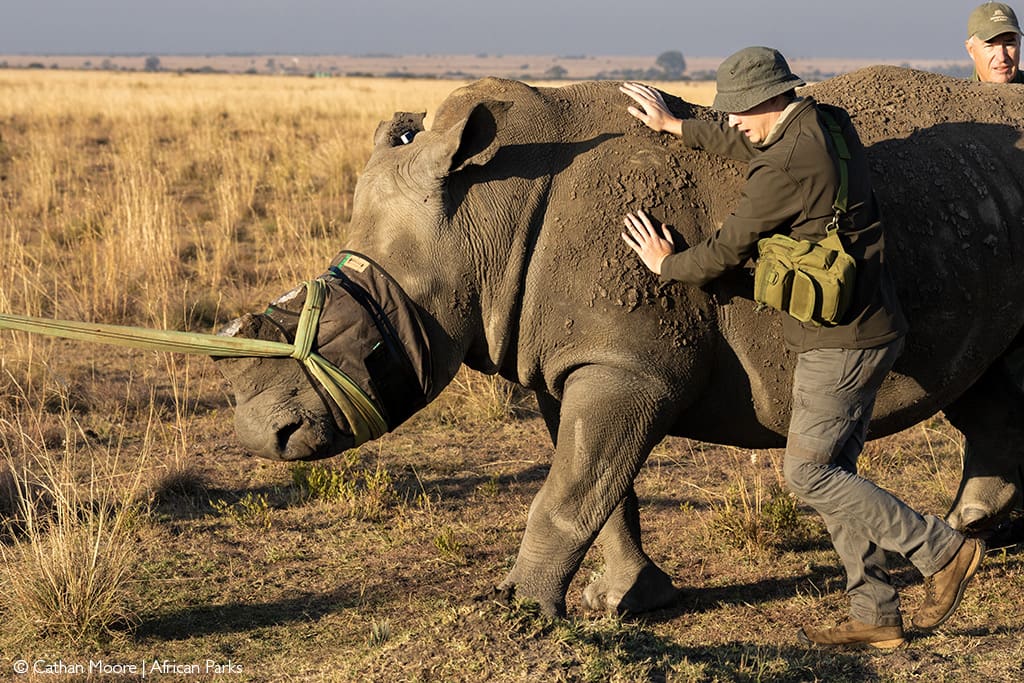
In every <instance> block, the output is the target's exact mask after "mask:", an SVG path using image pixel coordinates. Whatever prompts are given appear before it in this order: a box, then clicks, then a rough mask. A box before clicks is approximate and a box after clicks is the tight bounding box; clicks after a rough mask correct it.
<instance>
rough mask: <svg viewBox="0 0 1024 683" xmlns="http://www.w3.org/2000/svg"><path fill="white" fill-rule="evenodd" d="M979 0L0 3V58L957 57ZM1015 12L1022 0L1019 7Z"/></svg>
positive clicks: (18, 0) (23, 0)
mask: <svg viewBox="0 0 1024 683" xmlns="http://www.w3.org/2000/svg"><path fill="white" fill-rule="evenodd" d="M977 4H978V0H966V1H964V0H840V1H830V0H731V1H729V0H725V1H716V0H703V1H702V2H693V1H691V0H617V1H615V0H416V1H411V0H248V1H246V0H159V1H158V0H0V54H44V55H45V54H51V55H55V54H92V55H94V54H111V55H114V54H156V55H160V54H229V53H231V54H251V53H255V54H340V55H365V54H392V55H405V54H408V55H414V54H420V55H421V54H490V55H500V54H507V55H512V54H524V55H526V54H535V55H559V56H569V55H590V56H594V55H657V54H661V53H662V52H665V51H667V50H679V51H680V52H682V53H683V54H684V55H691V56H708V57H710V56H725V55H728V54H731V53H732V52H734V51H736V50H737V49H739V48H742V47H745V46H748V45H768V46H771V47H775V48H778V49H779V50H781V51H782V52H783V53H784V54H786V55H787V56H788V57H790V58H796V57H848V58H879V59H886V60H899V59H964V58H965V53H964V47H963V43H964V39H965V38H966V24H967V16H968V14H970V11H971V10H972V9H973V8H974V7H975V6H976V5H977ZM1022 9H1024V8H1022Z"/></svg>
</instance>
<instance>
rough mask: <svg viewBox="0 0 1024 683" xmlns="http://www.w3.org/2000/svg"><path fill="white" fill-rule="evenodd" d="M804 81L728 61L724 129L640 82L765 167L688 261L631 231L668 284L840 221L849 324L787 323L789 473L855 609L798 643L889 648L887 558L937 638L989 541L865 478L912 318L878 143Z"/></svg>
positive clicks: (636, 108) (696, 138) (660, 235)
mask: <svg viewBox="0 0 1024 683" xmlns="http://www.w3.org/2000/svg"><path fill="white" fill-rule="evenodd" d="M803 84H804V83H803V81H802V80H800V78H798V77H797V76H795V75H794V74H793V73H792V72H791V71H790V68H789V64H788V63H787V62H786V59H785V58H784V57H783V56H782V55H781V54H780V53H779V52H778V51H777V50H774V49H771V48H767V47H750V48H746V49H743V50H740V51H739V52H737V53H736V54H734V55H732V56H730V57H728V58H727V59H726V60H725V61H724V62H722V64H721V66H720V67H719V68H718V74H717V93H716V95H715V100H714V104H713V107H714V108H715V109H717V110H718V111H720V112H723V113H725V114H727V120H726V121H722V122H714V121H697V120H692V119H688V120H682V119H680V118H677V117H676V116H674V115H673V114H672V113H671V112H670V111H669V109H668V107H667V106H666V104H665V101H664V99H663V98H662V96H661V93H659V92H658V91H657V90H655V89H653V88H651V87H648V86H645V85H642V84H639V83H626V84H624V85H623V86H622V91H623V92H624V93H625V94H627V95H629V97H631V98H632V99H633V102H634V105H633V106H630V107H629V108H628V111H629V113H630V114H632V115H633V116H635V117H636V118H637V119H639V120H640V121H642V122H643V123H644V124H646V125H647V126H648V127H650V128H651V129H653V130H654V131H656V132H668V133H671V134H673V135H675V136H676V137H679V138H681V139H682V143H683V144H684V145H686V146H688V147H691V148H694V149H704V150H707V151H709V152H714V153H717V154H720V155H723V156H727V157H730V158H733V159H737V160H741V161H747V162H749V166H748V170H747V179H746V184H745V186H744V188H743V192H742V194H741V196H740V199H739V203H738V204H737V206H736V209H735V211H734V212H733V213H732V214H731V215H730V216H729V217H728V218H727V219H726V220H725V222H724V223H723V224H722V227H721V228H720V229H719V230H718V231H716V232H715V233H714V234H712V235H710V236H709V237H707V238H706V239H704V240H703V241H701V242H699V243H697V244H694V245H692V246H690V247H689V248H687V249H684V250H682V251H678V252H677V251H675V247H674V240H673V236H672V233H671V232H670V231H669V230H668V228H667V227H665V226H663V225H660V224H659V223H657V222H656V221H654V220H652V219H651V218H650V217H649V216H647V215H646V214H645V213H644V212H643V211H635V212H631V213H629V214H627V215H626V216H625V218H624V223H625V230H624V232H623V233H622V237H623V239H624V240H625V241H626V243H627V244H628V245H629V247H630V248H632V249H633V250H634V251H635V252H636V253H637V255H638V256H639V257H640V259H641V260H642V261H643V263H644V264H645V265H646V266H647V267H648V268H649V269H650V270H652V271H653V272H654V273H657V274H659V275H660V276H661V278H662V280H677V281H680V282H683V283H686V284H688V285H693V286H703V285H704V284H706V283H707V282H709V281H711V280H713V279H714V278H716V277H718V276H719V275H722V274H723V273H724V272H726V271H727V270H730V269H733V268H737V267H739V266H741V265H742V264H743V263H744V262H746V261H747V260H748V259H749V258H751V257H755V256H756V255H757V249H758V241H759V240H761V239H762V238H765V237H768V236H770V235H772V234H776V233H781V234H786V235H789V236H791V237H794V238H797V239H801V240H808V241H810V242H814V243H817V242H821V241H822V240H824V239H826V235H827V232H828V229H829V228H830V227H833V226H836V227H838V237H839V239H840V241H841V245H842V250H843V251H845V252H846V253H848V254H849V255H850V256H852V257H853V258H854V260H855V262H856V281H855V285H854V287H853V291H852V303H850V305H849V306H848V308H847V309H846V313H845V314H844V315H843V316H842V318H841V319H840V320H839V321H838V322H837V323H835V324H819V323H816V322H814V321H806V322H801V321H800V320H797V318H796V317H793V316H792V315H789V314H783V316H782V329H783V335H784V337H785V343H786V345H787V346H788V347H789V349H790V350H792V351H795V352H796V353H797V354H798V355H797V364H796V370H795V373H794V376H793V412H792V415H791V418H790V425H789V434H788V437H787V442H786V455H785V459H784V462H783V470H784V474H785V477H786V482H787V484H788V486H789V487H790V489H791V490H792V491H793V492H794V493H795V494H796V495H797V496H798V497H799V498H800V499H801V500H802V501H803V502H805V503H806V504H808V505H810V506H812V507H813V508H814V509H815V510H817V511H818V513H819V514H821V516H822V517H823V518H824V520H825V524H826V526H827V527H828V530H829V533H830V534H831V536H832V543H833V545H834V546H835V549H836V551H837V552H838V553H839V556H840V558H841V559H842V562H843V565H844V567H845V569H846V575H847V594H848V595H849V596H850V612H849V618H848V619H847V620H846V621H843V622H842V623H840V624H838V625H836V626H833V627H829V628H810V627H804V628H801V629H800V631H799V633H798V637H799V638H800V640H801V641H802V642H804V643H807V644H813V645H818V646H862V645H869V646H873V647H875V648H879V649H887V648H893V647H898V646H899V645H902V644H903V643H904V642H905V634H904V630H903V620H902V616H901V613H900V606H899V596H898V593H897V591H896V588H895V587H894V586H893V585H892V583H891V581H890V577H889V571H888V568H887V562H886V557H885V551H887V550H888V551H893V552H898V553H901V554H902V555H904V556H905V557H907V558H908V559H909V560H910V561H911V562H912V563H913V564H914V565H915V566H916V567H917V568H918V569H920V570H921V572H922V574H923V575H924V576H926V577H928V578H927V579H926V585H927V590H926V596H925V600H924V603H923V604H922V605H921V607H920V608H919V610H918V611H917V613H916V614H915V615H914V618H913V624H914V625H915V626H916V627H918V628H921V629H926V630H929V629H933V628H935V627H936V626H938V625H939V624H941V623H943V622H944V621H945V620H946V619H948V618H949V616H950V615H951V614H952V613H953V611H954V610H955V609H956V606H957V605H958V604H959V602H960V598H961V597H962V595H963V592H964V588H965V587H966V585H967V583H968V581H969V580H970V578H971V577H972V576H973V575H974V573H975V571H976V570H977V567H978V565H979V564H980V562H981V558H982V555H983V553H984V544H982V543H981V542H980V541H976V540H974V539H965V538H964V536H963V535H961V534H960V533H959V532H957V531H955V530H953V529H952V528H950V527H949V526H948V525H947V524H946V523H945V522H943V521H942V520H941V519H940V518H938V517H936V516H934V515H927V516H923V515H921V514H919V513H918V512H916V511H914V510H913V509H911V508H910V507H909V506H908V505H906V504H905V503H904V502H903V501H901V500H900V499H898V498H896V497H895V496H893V495H892V494H891V493H889V492H887V491H885V490H883V489H881V488H879V487H878V486H876V485H875V484H874V483H873V482H871V481H869V480H867V479H865V478H864V477H861V476H859V475H858V474H857V457H858V456H859V455H860V452H861V449H862V448H863V445H864V440H865V432H866V430H867V426H868V422H869V421H870V418H871V411H872V409H873V407H874V402H875V394H876V392H877V391H878V387H879V385H880V384H881V383H882V379H883V378H884V377H885V375H886V373H887V372H888V371H889V369H890V368H891V367H892V365H893V363H894V362H895V360H896V358H897V356H898V355H899V353H900V352H901V350H902V348H903V337H904V334H905V332H906V330H907V324H906V321H905V319H904V317H903V314H902V312H901V310H900V307H899V303H898V302H897V299H896V294H895V291H894V288H893V285H892V283H891V280H890V279H889V277H888V275H887V273H886V272H885V270H884V267H883V262H884V259H883V253H884V250H885V241H884V238H883V232H882V225H881V222H880V220H879V214H878V207H877V205H876V203H875V198H874V194H873V191H872V188H871V177H870V171H869V168H868V163H867V158H866V155H865V152H864V148H863V146H862V145H861V143H860V139H859V138H858V136H857V133H856V131H855V130H854V127H853V124H852V123H851V121H850V117H849V116H848V115H847V113H846V112H845V111H843V110H842V109H839V108H838V107H832V106H828V105H823V104H818V103H816V102H815V101H814V100H813V99H811V98H799V97H797V96H796V91H795V88H796V87H797V86H800V85H803ZM844 165H845V167H846V169H845V171H846V172H845V173H844V172H843V166H844ZM844 176H845V177H846V180H845V181H844V180H843V177H844ZM843 198H845V202H841V201H840V200H841V199H843ZM844 203H845V207H843V206H842V205H843V204H844ZM788 310H792V309H788ZM780 354H781V351H780Z"/></svg>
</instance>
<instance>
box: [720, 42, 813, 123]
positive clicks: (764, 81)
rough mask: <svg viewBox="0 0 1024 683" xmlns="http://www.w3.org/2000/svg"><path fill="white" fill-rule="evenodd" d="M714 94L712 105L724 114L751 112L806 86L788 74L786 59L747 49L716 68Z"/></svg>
mask: <svg viewBox="0 0 1024 683" xmlns="http://www.w3.org/2000/svg"><path fill="white" fill-rule="evenodd" d="M717 81H718V82H717V92H716V93H715V101H714V103H713V104H712V105H711V106H712V107H713V108H715V109H717V110H718V111H721V112H725V113H726V114H737V113H739V112H744V111H747V110H748V109H753V108H754V107H756V106H757V105H759V104H761V103H762V102H765V101H767V100H770V99H771V98H773V97H775V96H776V95H781V94H782V93H784V92H786V91H788V90H792V89H793V88H795V87H797V86H798V85H805V84H804V82H803V80H801V79H800V77H799V76H796V75H794V74H793V72H792V71H790V70H789V64H788V63H787V62H786V58H785V57H783V56H782V53H781V52H779V51H778V50H775V49H772V48H770V47H746V48H743V49H742V50H740V51H739V52H737V53H735V54H733V55H731V56H729V57H727V58H726V60H725V61H724V62H722V64H721V65H720V66H719V67H718V79H717Z"/></svg>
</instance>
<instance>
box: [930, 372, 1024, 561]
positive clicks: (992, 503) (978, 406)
mask: <svg viewBox="0 0 1024 683" xmlns="http://www.w3.org/2000/svg"><path fill="white" fill-rule="evenodd" d="M945 414H946V418H947V419H948V420H949V422H950V424H952V425H953V426H954V427H956V428H957V429H959V430H960V432H961V433H963V435H964V440H965V445H964V470H963V475H962V477H961V480H960V487H959V490H958V491H957V494H956V497H955V499H954V500H953V504H952V506H951V507H950V510H949V512H948V513H947V515H946V519H947V521H949V523H950V524H951V525H952V526H953V527H954V528H957V529H960V530H962V531H964V532H965V533H967V534H969V535H974V536H980V537H984V538H986V539H990V540H992V541H997V540H998V544H999V545H1012V544H1014V543H1019V542H1021V541H1022V540H1024V535H1022V531H1024V529H1022V525H1020V524H1016V523H1013V519H1014V518H1016V517H1019V515H1020V513H1021V510H1022V508H1024V476H1022V473H1024V395H1022V394H1021V393H1020V391H1018V390H1017V389H1015V388H1014V387H1013V386H1012V385H1011V384H1010V382H1009V381H1008V380H1007V378H1006V372H1005V368H1003V367H1002V365H1001V364H996V365H995V366H994V367H993V368H992V369H990V370H989V371H988V372H987V373H985V375H983V376H982V378H981V379H979V380H978V382H976V383H975V384H974V386H972V387H971V388H970V389H968V390H967V392H965V393H964V395H963V396H961V397H960V398H958V399H957V400H956V401H954V402H953V403H952V404H951V405H949V406H947V408H946V410H945ZM1014 529H1016V531H1014ZM1014 536H1016V538H1014ZM997 537H998V538H997Z"/></svg>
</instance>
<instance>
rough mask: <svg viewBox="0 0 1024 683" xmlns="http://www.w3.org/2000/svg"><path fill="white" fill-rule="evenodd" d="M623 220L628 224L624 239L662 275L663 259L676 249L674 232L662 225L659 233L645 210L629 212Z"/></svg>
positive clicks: (646, 264) (642, 258)
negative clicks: (673, 237)
mask: <svg viewBox="0 0 1024 683" xmlns="http://www.w3.org/2000/svg"><path fill="white" fill-rule="evenodd" d="M622 222H623V223H624V224H625V226H626V230H625V232H623V233H622V239H623V240H624V241H625V242H626V244H628V245H629V248H630V249H632V250H633V251H635V252H636V253H637V256H639V257H640V260H641V261H643V262H644V265H645V266H647V267H648V268H649V269H650V270H651V271H653V272H654V273H657V274H658V275H661V263H662V261H664V260H665V257H666V256H668V255H669V254H671V253H672V252H674V251H675V242H674V241H673V239H672V233H670V232H669V231H668V228H666V227H665V226H664V225H660V226H659V227H660V228H661V230H660V234H659V230H658V229H657V228H655V227H654V224H653V223H652V222H651V219H650V218H648V216H647V214H645V213H644V212H643V211H637V212H636V213H632V212H630V213H627V214H626V215H625V217H624V218H623V220H622Z"/></svg>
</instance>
